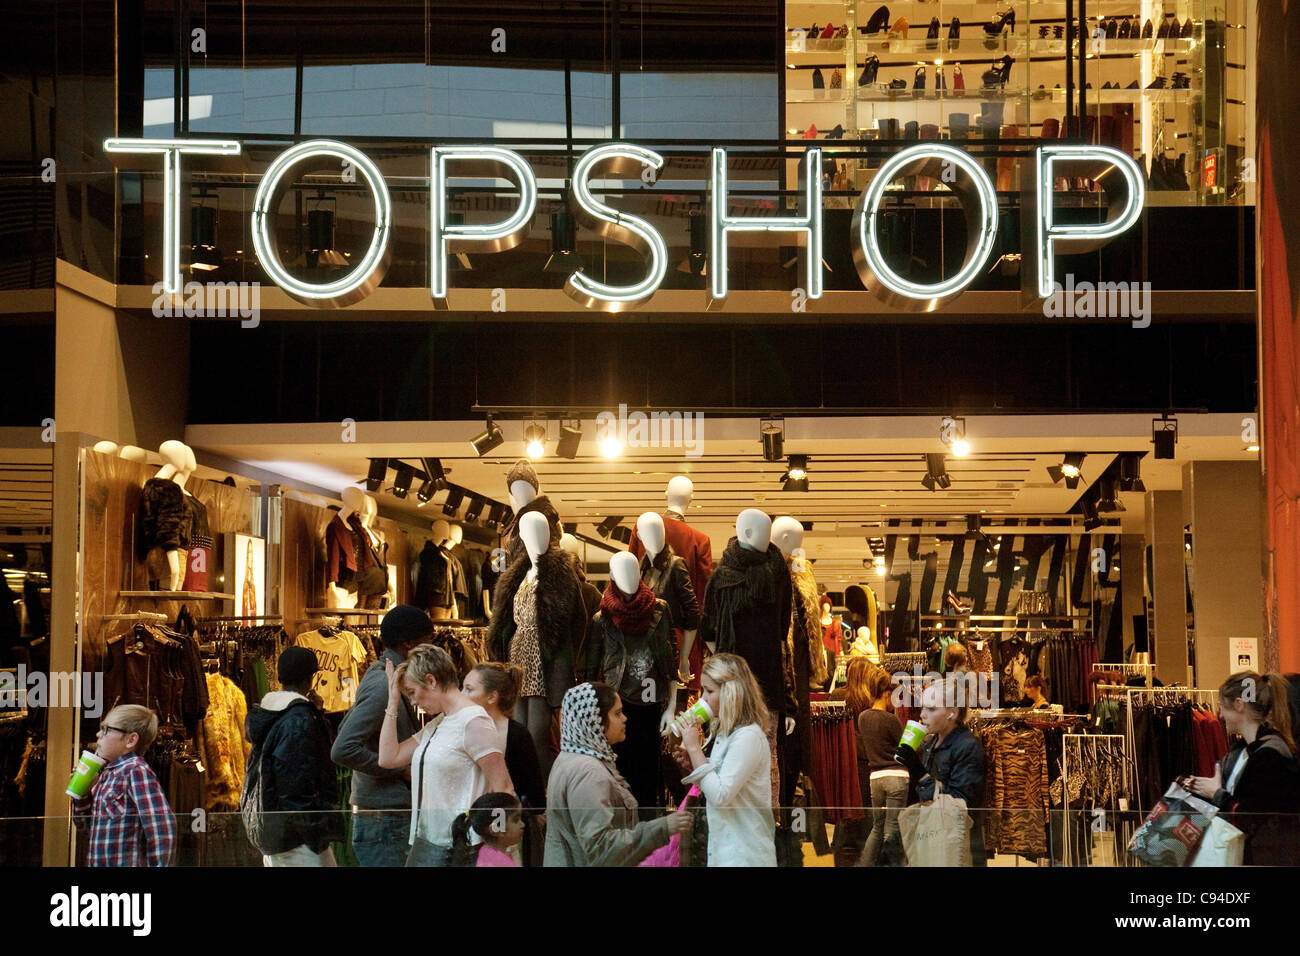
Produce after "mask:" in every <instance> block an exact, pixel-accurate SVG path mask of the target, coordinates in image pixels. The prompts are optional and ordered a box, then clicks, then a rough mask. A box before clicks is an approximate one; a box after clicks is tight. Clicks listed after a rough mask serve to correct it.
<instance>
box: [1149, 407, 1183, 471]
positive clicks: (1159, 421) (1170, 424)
mask: <svg viewBox="0 0 1300 956" xmlns="http://www.w3.org/2000/svg"><path fill="white" fill-rule="evenodd" d="M1151 444H1153V445H1155V448H1156V451H1155V455H1154V457H1155V458H1156V459H1157V460H1160V459H1165V460H1168V459H1172V458H1173V457H1174V446H1175V445H1177V444H1178V419H1176V418H1171V417H1169V416H1168V415H1161V416H1160V417H1159V418H1153V419H1151Z"/></svg>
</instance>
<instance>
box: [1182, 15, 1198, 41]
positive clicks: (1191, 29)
mask: <svg viewBox="0 0 1300 956" xmlns="http://www.w3.org/2000/svg"><path fill="white" fill-rule="evenodd" d="M1195 32H1196V23H1195V22H1194V21H1193V20H1192V18H1191V17H1188V18H1187V22H1186V23H1184V24H1183V32H1182V33H1180V34H1178V35H1179V36H1180V37H1182V38H1183V39H1184V40H1188V39H1190V38H1191V37H1192V35H1193V34H1194V33H1195Z"/></svg>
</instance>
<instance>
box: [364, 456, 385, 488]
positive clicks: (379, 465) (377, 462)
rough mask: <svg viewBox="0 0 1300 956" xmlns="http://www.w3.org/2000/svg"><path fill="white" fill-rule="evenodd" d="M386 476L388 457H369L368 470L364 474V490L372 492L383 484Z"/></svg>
mask: <svg viewBox="0 0 1300 956" xmlns="http://www.w3.org/2000/svg"><path fill="white" fill-rule="evenodd" d="M386 477H388V459H387V458H371V459H370V472H369V473H368V474H367V475H366V491H369V492H371V493H374V492H376V491H378V490H379V489H380V488H382V487H383V486H384V479H385V478H386Z"/></svg>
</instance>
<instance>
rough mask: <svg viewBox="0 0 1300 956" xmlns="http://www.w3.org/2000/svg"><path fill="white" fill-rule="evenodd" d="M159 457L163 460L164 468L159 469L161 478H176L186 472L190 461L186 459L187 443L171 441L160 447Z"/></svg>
mask: <svg viewBox="0 0 1300 956" xmlns="http://www.w3.org/2000/svg"><path fill="white" fill-rule="evenodd" d="M158 455H159V456H160V457H161V458H162V460H163V466H162V468H160V469H158V476H157V477H159V478H175V476H176V475H177V474H179V473H181V472H183V471H185V466H186V465H187V464H188V463H189V459H187V458H186V457H185V443H184V442H179V441H176V440H175V439H169V440H168V441H165V442H163V443H162V444H161V445H159V446H158Z"/></svg>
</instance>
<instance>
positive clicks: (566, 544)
mask: <svg viewBox="0 0 1300 956" xmlns="http://www.w3.org/2000/svg"><path fill="white" fill-rule="evenodd" d="M560 550H561V551H567V552H568V553H569V554H571V555H573V556H574V557H575V558H577V559H578V560H579V561H581V560H582V542H581V541H579V540H578V539H577V538H575V537H574V536H573V535H571V534H569V532H567V531H566V532H564V534H562V535H560Z"/></svg>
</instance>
